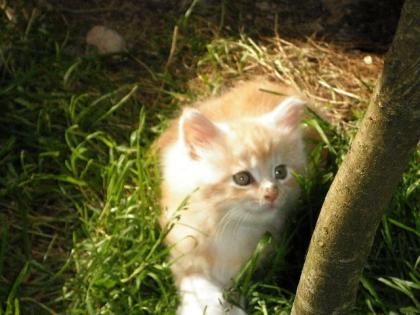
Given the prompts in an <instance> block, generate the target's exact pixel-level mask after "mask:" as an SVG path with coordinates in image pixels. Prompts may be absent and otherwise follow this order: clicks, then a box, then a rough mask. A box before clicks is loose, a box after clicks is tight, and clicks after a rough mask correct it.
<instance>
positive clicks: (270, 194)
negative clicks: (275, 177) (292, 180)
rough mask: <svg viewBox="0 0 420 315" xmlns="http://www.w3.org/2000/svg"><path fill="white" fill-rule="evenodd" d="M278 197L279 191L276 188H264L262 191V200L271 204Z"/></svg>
mask: <svg viewBox="0 0 420 315" xmlns="http://www.w3.org/2000/svg"><path fill="white" fill-rule="evenodd" d="M278 195H279V189H278V188H277V187H276V186H270V187H266V188H265V190H264V199H265V200H267V201H269V202H273V201H275V200H276V199H277V197H278Z"/></svg>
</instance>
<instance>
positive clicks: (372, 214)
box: [292, 0, 420, 315]
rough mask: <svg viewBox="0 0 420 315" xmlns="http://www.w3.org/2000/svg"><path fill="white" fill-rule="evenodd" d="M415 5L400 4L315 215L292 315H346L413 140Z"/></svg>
mask: <svg viewBox="0 0 420 315" xmlns="http://www.w3.org/2000/svg"><path fill="white" fill-rule="evenodd" d="M419 21H420V1H418V0H407V1H406V3H405V5H404V8H403V11H402V15H401V19H400V23H399V25H398V29H397V33H396V35H395V38H394V41H393V43H392V46H391V48H390V50H389V52H388V54H387V55H386V59H385V66H384V71H383V74H382V79H381V80H380V83H379V85H378V92H377V93H376V96H375V97H374V98H373V100H372V101H371V104H370V106H369V108H368V110H367V112H366V114H365V117H364V119H363V122H362V124H361V127H360V130H359V132H358V133H357V135H356V137H355V139H354V141H353V143H352V146H351V149H350V151H349V153H348V155H347V157H346V159H345V161H344V162H343V164H342V166H341V167H340V169H339V171H338V173H337V175H336V178H335V179H334V182H333V184H332V186H331V188H330V190H329V192H328V194H327V197H326V199H325V202H324V205H323V207H322V210H321V214H320V217H319V219H318V222H317V225H316V228H315V231H314V234H313V236H312V239H311V244H310V247H309V251H308V254H307V258H306V261H305V265H304V268H303V272H302V275H301V279H300V282H299V286H298V289H297V294H296V299H295V302H294V305H293V309H292V315H293V314H295V315H296V314H298V315H302V314H316V315H322V314H328V315H331V314H349V313H350V312H351V309H352V307H353V304H354V301H355V298H356V291H357V288H358V284H359V279H360V275H361V272H362V269H363V266H364V264H365V262H366V259H367V257H368V254H369V251H370V249H371V246H372V242H373V239H374V236H375V232H376V229H377V227H378V225H379V222H380V220H381V217H382V215H383V214H384V212H385V208H386V206H387V204H388V202H389V201H390V198H391V196H392V193H393V192H394V190H395V188H396V186H397V184H398V182H399V180H400V178H401V174H402V172H403V171H404V168H405V167H406V165H407V162H408V159H409V157H410V154H411V153H412V151H413V149H414V148H415V146H416V144H417V142H418V140H419V138H420V54H419V50H418V49H419V47H420V24H419V23H418V22H419Z"/></svg>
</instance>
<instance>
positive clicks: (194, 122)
mask: <svg viewBox="0 0 420 315" xmlns="http://www.w3.org/2000/svg"><path fill="white" fill-rule="evenodd" d="M179 133H180V139H181V140H182V141H183V142H184V145H185V146H186V148H187V150H188V154H189V155H190V157H191V158H192V159H194V160H198V159H200V158H202V157H203V156H204V155H205V154H207V153H209V152H210V151H211V149H212V148H214V145H215V143H216V142H217V140H218V139H219V137H220V135H221V131H220V130H219V128H217V126H216V125H215V124H213V123H212V122H211V121H210V120H209V119H208V118H207V117H206V116H204V115H203V114H201V113H200V112H199V111H197V110H194V109H191V108H187V109H185V110H184V112H183V113H182V116H181V119H180V122H179Z"/></svg>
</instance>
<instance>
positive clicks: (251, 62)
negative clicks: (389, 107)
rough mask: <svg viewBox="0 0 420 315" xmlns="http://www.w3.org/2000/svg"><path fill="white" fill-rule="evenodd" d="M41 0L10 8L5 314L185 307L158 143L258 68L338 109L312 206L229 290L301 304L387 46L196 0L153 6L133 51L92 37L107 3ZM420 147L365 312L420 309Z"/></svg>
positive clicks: (252, 301)
mask: <svg viewBox="0 0 420 315" xmlns="http://www.w3.org/2000/svg"><path fill="white" fill-rule="evenodd" d="M18 3H20V2H18ZM22 8H23V9H24V10H25V12H23V11H22V10H21V9H22ZM32 9H33V8H32ZM32 9H31V7H30V6H29V5H23V4H22V5H21V7H19V6H17V7H16V19H17V21H16V22H11V21H10V20H9V19H8V18H7V17H6V15H5V14H4V13H1V17H0V26H1V29H2V31H1V34H0V36H1V37H0V82H1V84H0V104H1V105H2V106H1V108H2V114H1V115H0V207H1V212H0V221H1V225H0V226H1V228H0V235H1V241H0V314H5V315H6V314H7V315H11V314H37V315H38V314H127V313H130V314H174V311H175V309H176V305H177V298H176V291H175V288H174V285H173V282H172V277H171V273H170V270H169V264H170V262H168V260H167V259H166V258H167V254H168V249H167V248H165V246H163V245H162V239H163V237H164V233H165V231H162V230H161V229H160V228H159V226H158V224H157V216H158V213H159V206H158V198H159V191H158V184H159V174H158V171H157V165H156V159H155V157H154V156H153V154H152V153H151V150H150V146H151V144H152V142H153V141H154V139H156V137H157V136H158V135H159V134H160V132H161V131H162V130H163V129H164V128H165V126H166V124H167V121H168V119H169V118H170V117H172V116H173V115H174V113H175V112H176V111H177V109H178V108H179V107H181V106H183V105H186V104H190V103H191V102H193V101H194V100H196V99H200V98H205V97H207V96H210V95H213V94H216V93H219V92H220V91H222V90H223V88H224V86H226V85H230V84H231V83H232V82H233V81H235V80H238V79H243V78H248V77H252V76H255V75H267V76H271V77H275V78H277V79H278V80H282V81H285V82H287V83H289V84H292V85H295V86H296V87H298V88H299V89H301V90H302V91H303V93H305V94H306V95H307V96H308V98H309V99H311V101H312V104H313V106H312V110H314V111H315V112H316V113H317V115H319V116H321V117H322V119H320V118H317V117H316V116H314V117H313V118H312V119H309V120H308V121H307V122H306V123H307V124H309V125H311V126H313V127H315V128H316V129H317V130H318V131H319V132H320V133H321V135H322V139H323V141H322V142H321V143H320V144H319V145H318V147H317V149H316V150H314V152H313V154H312V157H311V164H310V167H309V174H310V176H308V177H307V178H302V179H301V186H302V188H303V195H302V200H301V205H300V209H301V211H300V212H299V214H298V215H297V216H295V217H294V218H293V219H292V221H291V224H290V228H289V230H288V231H287V233H286V234H285V236H284V240H283V241H282V242H281V243H280V244H277V245H276V246H277V251H276V255H275V256H274V257H273V258H272V259H271V260H270V262H271V263H270V264H269V265H268V268H266V269H265V270H264V271H261V270H258V269H255V263H253V260H250V263H249V264H248V265H247V266H246V268H245V269H244V270H243V272H242V274H241V276H240V277H239V278H238V279H237V282H236V285H235V286H234V288H233V289H232V290H231V291H230V292H228V296H229V297H230V298H231V299H232V300H237V298H238V296H239V294H242V295H245V297H246V300H247V303H248V304H247V309H248V311H249V313H250V314H287V313H288V312H289V311H290V308H291V305H292V303H293V294H294V290H295V288H296V285H297V281H298V277H299V273H300V268H301V265H302V263H303V259H304V254H305V250H306V245H307V243H308V241H309V237H310V232H311V231H312V229H313V226H314V223H315V220H316V215H317V212H318V211H319V209H320V206H321V204H322V201H323V196H324V195H325V193H326V191H327V189H328V186H329V184H330V183H331V180H332V178H333V176H334V174H335V172H336V170H337V168H338V166H339V164H340V162H341V161H342V158H343V155H344V154H345V152H346V150H347V148H348V143H349V140H350V139H351V137H352V135H353V134H354V132H355V127H356V126H357V121H358V119H359V118H360V116H361V115H362V113H363V110H364V108H365V107H366V105H367V101H368V99H369V96H370V94H371V93H372V91H373V87H374V84H375V80H376V77H377V74H378V71H379V69H380V67H381V57H380V56H373V61H374V65H373V66H369V65H367V64H365V63H363V62H362V59H363V54H360V53H355V52H344V51H341V50H340V49H339V48H335V47H333V46H331V45H328V44H325V43H320V42H316V41H314V40H311V39H308V40H307V41H305V42H297V41H287V40H285V39H283V38H278V37H276V36H274V35H275V32H273V34H272V36H259V35H258V30H257V28H255V29H253V30H252V32H250V31H248V32H247V30H246V29H245V30H243V31H241V32H239V31H237V30H238V29H239V27H238V28H235V25H236V24H232V21H235V19H236V17H237V15H238V14H239V13H237V12H236V11H235V10H233V9H232V8H231V7H229V6H227V5H225V6H223V8H222V10H219V9H218V8H216V9H215V10H216V11H215V19H214V20H213V19H211V18H206V17H205V16H204V15H203V14H201V13H200V12H199V11H196V10H198V9H197V8H195V7H190V9H191V10H186V13H183V12H167V13H166V15H165V21H166V22H167V23H164V24H162V25H159V26H158V27H155V28H153V27H151V25H153V21H150V20H147V19H145V20H144V21H143V22H144V23H145V25H146V26H148V27H150V29H148V31H147V32H146V31H144V30H143V31H142V30H140V35H141V36H140V39H139V40H138V42H136V43H135V44H134V45H133V47H132V49H131V50H130V53H129V54H127V55H124V56H105V57H104V56H96V55H94V54H85V52H84V50H83V49H80V47H81V46H82V45H81V43H80V40H78V38H80V36H81V34H80V33H79V32H80V29H83V25H84V24H83V23H87V22H86V21H90V19H93V17H92V15H87V16H83V15H77V14H76V16H72V15H70V17H71V18H73V19H74V20H72V21H73V23H67V24H66V23H64V22H63V21H68V19H69V16H66V15H65V11H60V10H56V9H52V10H47V9H45V8H38V9H33V10H32ZM63 12H64V13H63ZM80 12H81V13H83V10H82V11H80ZM78 14H79V13H78ZM138 14H140V13H138ZM162 14H163V13H162ZM146 15H147V14H146ZM239 15H240V14H239ZM239 20H240V21H242V20H241V19H239ZM76 22H77V23H76ZM176 25H177V26H178V28H177V32H174V27H175V26H176ZM127 27H128V26H127ZM264 28H266V26H264ZM174 34H175V35H174ZM133 37H134V35H133ZM146 39H147V40H146ZM171 47H172V50H171ZM170 51H172V53H171V54H170ZM322 152H327V153H328V154H327V156H326V158H325V155H324V154H323V153H322ZM419 154H420V153H419V152H417V153H416V154H415V156H414V157H413V159H412V161H411V163H410V165H409V166H408V168H407V171H406V173H405V174H404V177H403V180H402V182H401V184H400V186H399V189H398V191H397V192H396V193H395V196H394V198H393V201H392V203H391V205H390V206H389V209H388V212H387V215H386V216H385V217H384V218H383V220H382V223H381V226H380V228H379V230H378V233H377V237H376V241H375V244H374V247H373V249H372V253H371V255H370V258H369V262H368V264H367V266H366V268H365V271H364V274H363V278H362V281H361V285H360V290H359V296H358V300H357V305H356V307H355V310H354V313H355V314H418V313H419V311H418V309H419V308H420V305H419V298H418V294H419V289H420V281H419V278H420V275H419V272H418V270H419V264H420V259H419V256H418V249H419V245H420V244H419V232H418V231H419V230H420V211H419V204H420V202H419V197H418V196H419V191H418V190H419V188H418V187H419V185H418V174H419V168H418V161H419ZM268 242H270V238H269V237H267V238H265V239H263V240H262V241H261V243H260V246H261V247H264V246H265V245H266V244H267V243H268ZM255 255H258V251H256V253H255Z"/></svg>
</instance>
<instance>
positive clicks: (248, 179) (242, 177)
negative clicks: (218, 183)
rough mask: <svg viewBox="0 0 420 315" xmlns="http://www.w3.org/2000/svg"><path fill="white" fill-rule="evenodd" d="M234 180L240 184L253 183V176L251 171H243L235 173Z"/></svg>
mask: <svg viewBox="0 0 420 315" xmlns="http://www.w3.org/2000/svg"><path fill="white" fill-rule="evenodd" d="M233 181H234V182H235V184H237V185H239V186H247V185H249V184H251V183H252V181H253V178H252V175H251V173H250V172H248V171H242V172H239V173H236V174H235V175H233Z"/></svg>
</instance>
